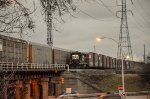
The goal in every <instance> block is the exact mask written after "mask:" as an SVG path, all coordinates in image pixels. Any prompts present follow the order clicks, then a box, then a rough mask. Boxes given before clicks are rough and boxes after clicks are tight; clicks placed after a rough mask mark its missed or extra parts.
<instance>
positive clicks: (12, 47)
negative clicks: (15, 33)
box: [0, 35, 28, 63]
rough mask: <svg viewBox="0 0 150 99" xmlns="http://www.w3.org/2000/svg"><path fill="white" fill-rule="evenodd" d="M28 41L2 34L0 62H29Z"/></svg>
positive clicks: (0, 37)
mask: <svg viewBox="0 0 150 99" xmlns="http://www.w3.org/2000/svg"><path fill="white" fill-rule="evenodd" d="M27 45H28V43H27V41H25V40H21V39H16V38H12V37H8V36H4V35H0V62H17V63H19V62H20V63H24V62H27Z"/></svg>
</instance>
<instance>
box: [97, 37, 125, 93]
mask: <svg viewBox="0 0 150 99" xmlns="http://www.w3.org/2000/svg"><path fill="white" fill-rule="evenodd" d="M102 39H110V40H112V41H114V42H115V43H116V44H117V45H118V47H119V50H120V53H121V68H122V69H121V74H122V86H123V92H125V86H124V65H123V50H122V46H121V44H120V43H119V42H118V41H116V40H115V39H113V38H110V37H98V38H96V41H98V42H100V41H101V40H102Z"/></svg>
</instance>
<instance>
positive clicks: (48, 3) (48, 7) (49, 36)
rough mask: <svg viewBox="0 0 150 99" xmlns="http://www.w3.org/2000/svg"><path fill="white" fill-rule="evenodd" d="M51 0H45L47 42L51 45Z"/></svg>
mask: <svg viewBox="0 0 150 99" xmlns="http://www.w3.org/2000/svg"><path fill="white" fill-rule="evenodd" d="M51 4H52V3H51V0H46V5H47V9H46V21H47V44H48V45H49V46H53V34H52V6H51Z"/></svg>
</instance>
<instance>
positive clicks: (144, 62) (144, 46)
mask: <svg viewBox="0 0 150 99" xmlns="http://www.w3.org/2000/svg"><path fill="white" fill-rule="evenodd" d="M145 62H146V60H145V44H144V63H145Z"/></svg>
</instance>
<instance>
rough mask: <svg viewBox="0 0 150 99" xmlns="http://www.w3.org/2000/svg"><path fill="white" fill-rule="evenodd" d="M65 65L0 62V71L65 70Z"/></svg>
mask: <svg viewBox="0 0 150 99" xmlns="http://www.w3.org/2000/svg"><path fill="white" fill-rule="evenodd" d="M67 67H68V65H67V64H37V63H12V62H0V70H7V71H50V70H65V69H67Z"/></svg>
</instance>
